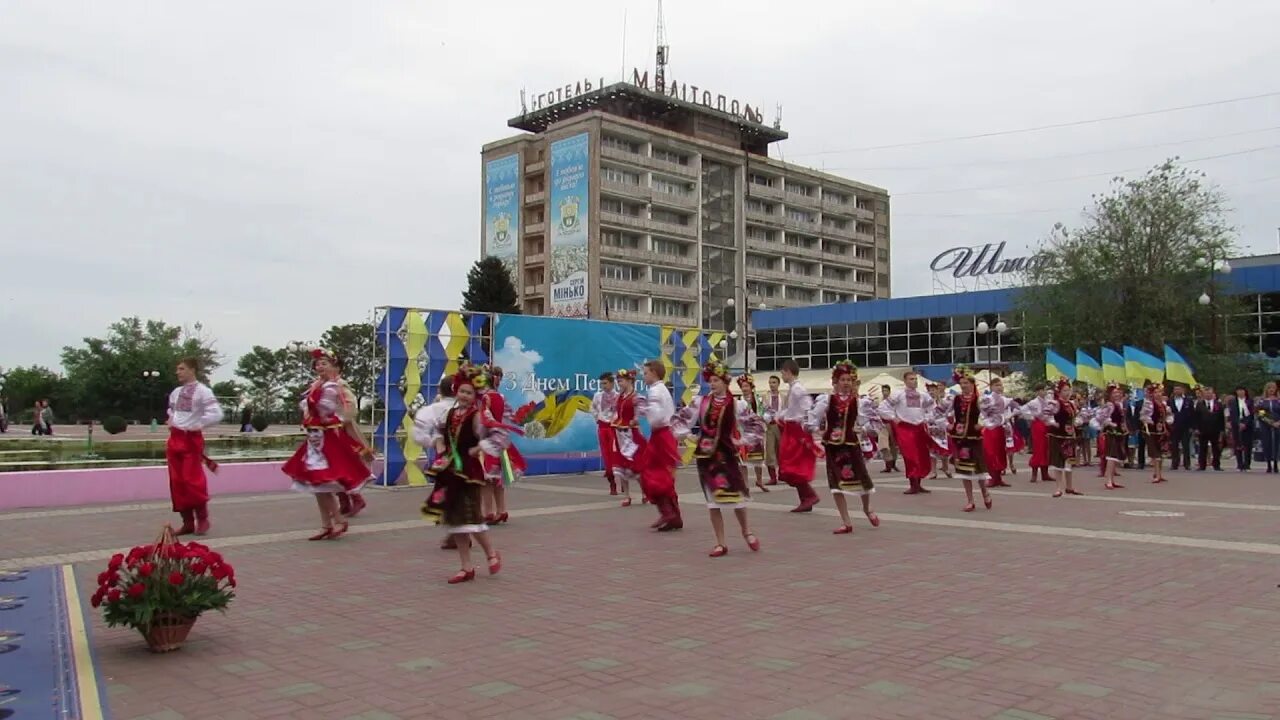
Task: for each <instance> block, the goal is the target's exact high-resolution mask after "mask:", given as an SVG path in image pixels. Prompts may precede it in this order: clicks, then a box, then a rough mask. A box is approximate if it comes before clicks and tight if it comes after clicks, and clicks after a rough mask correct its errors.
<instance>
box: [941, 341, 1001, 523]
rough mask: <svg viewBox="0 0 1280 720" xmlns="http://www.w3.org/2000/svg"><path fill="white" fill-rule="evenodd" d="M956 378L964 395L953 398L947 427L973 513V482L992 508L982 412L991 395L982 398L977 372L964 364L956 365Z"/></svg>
mask: <svg viewBox="0 0 1280 720" xmlns="http://www.w3.org/2000/svg"><path fill="white" fill-rule="evenodd" d="M953 378H954V380H955V381H956V382H957V383H958V384H959V385H960V394H959V395H956V396H954V397H953V398H952V400H951V409H950V411H949V412H948V413H947V430H948V433H949V434H950V436H951V444H952V447H953V450H952V452H953V456H954V458H955V466H956V477H958V478H960V479H961V480H963V481H964V494H965V498H966V499H967V500H968V502H967V504H965V506H964V511H965V512H973V511H974V509H975V507H976V506H975V505H974V503H973V484H974V482H977V483H978V489H979V490H981V491H982V504H983V505H986V507H987V509H988V510H990V509H991V493H989V492H987V486H986V483H985V482H984V481H985V480H986V479H987V467H986V458H985V457H984V453H983V438H982V415H983V408H982V405H983V404H987V405H990V397H980V396H979V395H978V386H977V383H976V382H975V381H974V379H973V372H972V371H971V370H969V368H967V367H965V366H963V365H961V366H959V367H957V368H956V370H955V373H954V376H953Z"/></svg>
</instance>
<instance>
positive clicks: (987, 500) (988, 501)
mask: <svg viewBox="0 0 1280 720" xmlns="http://www.w3.org/2000/svg"><path fill="white" fill-rule="evenodd" d="M982 504H983V505H986V506H987V509H988V510H990V509H991V496H990V495H988V496H986V497H984V498H982Z"/></svg>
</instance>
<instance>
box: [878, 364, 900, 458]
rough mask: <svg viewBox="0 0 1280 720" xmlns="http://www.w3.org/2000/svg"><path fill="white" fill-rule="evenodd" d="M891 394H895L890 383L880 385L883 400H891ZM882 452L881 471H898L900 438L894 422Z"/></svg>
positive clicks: (890, 426)
mask: <svg viewBox="0 0 1280 720" xmlns="http://www.w3.org/2000/svg"><path fill="white" fill-rule="evenodd" d="M891 395H893V388H891V387H889V386H888V385H881V386H880V400H881V401H883V402H889V397H890V396H891ZM880 454H881V456H882V457H881V459H882V460H884V469H883V470H881V471H880V472H882V473H892V472H898V438H897V437H895V436H894V432H893V424H892V423H890V425H889V432H888V437H887V442H885V444H884V449H883V450H881V452H880Z"/></svg>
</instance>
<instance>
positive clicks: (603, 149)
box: [600, 145, 649, 165]
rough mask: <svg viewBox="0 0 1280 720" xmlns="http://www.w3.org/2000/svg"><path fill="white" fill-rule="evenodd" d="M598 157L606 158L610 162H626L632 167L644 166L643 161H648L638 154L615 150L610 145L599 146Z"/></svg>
mask: <svg viewBox="0 0 1280 720" xmlns="http://www.w3.org/2000/svg"><path fill="white" fill-rule="evenodd" d="M600 157H606V158H609V159H611V160H621V161H623V162H628V163H631V164H633V165H643V164H645V160H648V159H649V158H648V157H646V156H644V155H641V154H640V153H633V152H628V151H626V150H622V149H620V148H616V147H614V146H612V145H601V146H600Z"/></svg>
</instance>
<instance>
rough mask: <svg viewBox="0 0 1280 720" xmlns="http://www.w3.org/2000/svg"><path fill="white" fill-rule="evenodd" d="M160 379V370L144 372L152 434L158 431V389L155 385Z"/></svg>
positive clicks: (143, 379)
mask: <svg viewBox="0 0 1280 720" xmlns="http://www.w3.org/2000/svg"><path fill="white" fill-rule="evenodd" d="M159 379H160V371H159V370H143V371H142V381H143V382H144V383H145V384H146V389H147V414H149V415H150V416H151V432H155V431H156V389H155V383H156V381H158V380H159Z"/></svg>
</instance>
